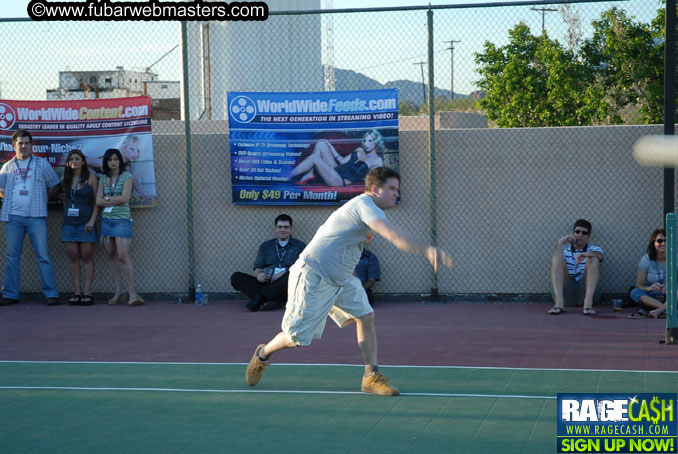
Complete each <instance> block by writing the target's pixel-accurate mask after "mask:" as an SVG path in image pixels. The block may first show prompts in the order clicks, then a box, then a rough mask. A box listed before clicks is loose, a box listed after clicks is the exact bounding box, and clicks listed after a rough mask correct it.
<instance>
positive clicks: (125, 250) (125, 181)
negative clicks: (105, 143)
mask: <svg viewBox="0 0 678 454" xmlns="http://www.w3.org/2000/svg"><path fill="white" fill-rule="evenodd" d="M103 171H104V175H102V176H101V178H100V179H99V188H98V189H97V205H98V206H99V207H101V208H102V210H103V211H102V213H101V240H102V242H103V244H104V248H105V249H106V253H107V254H108V263H109V265H110V266H111V273H112V274H113V282H114V283H115V295H114V296H113V298H111V299H110V300H108V304H125V303H126V302H127V303H128V304H129V305H130V306H139V305H141V304H144V300H143V298H141V296H139V294H138V293H137V291H136V288H135V287H134V265H133V264H132V257H131V256H130V245H131V240H132V219H131V216H130V210H129V199H130V197H131V195H132V179H133V177H132V175H131V174H130V173H129V172H125V162H124V161H123V159H122V154H121V153H120V150H118V149H117V148H109V149H108V150H106V153H104V163H103ZM118 261H120V264H121V265H122V267H123V268H124V269H125V275H126V276H127V284H128V285H129V301H127V295H126V294H125V293H124V292H123V288H122V276H121V274H120V268H118V263H117V262H118Z"/></svg>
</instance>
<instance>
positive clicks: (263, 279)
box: [257, 271, 271, 284]
mask: <svg viewBox="0 0 678 454" xmlns="http://www.w3.org/2000/svg"><path fill="white" fill-rule="evenodd" d="M257 280H258V281H259V282H261V283H262V284H267V283H268V282H269V281H270V280H271V276H269V275H268V274H266V273H264V272H263V271H262V272H261V273H259V274H257Z"/></svg>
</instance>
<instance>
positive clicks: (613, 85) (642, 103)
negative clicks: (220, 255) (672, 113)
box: [582, 7, 664, 123]
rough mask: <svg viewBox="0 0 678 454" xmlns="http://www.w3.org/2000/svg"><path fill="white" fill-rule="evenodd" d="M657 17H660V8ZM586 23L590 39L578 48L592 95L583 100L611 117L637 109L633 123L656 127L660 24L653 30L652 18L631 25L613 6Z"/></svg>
mask: <svg viewBox="0 0 678 454" xmlns="http://www.w3.org/2000/svg"><path fill="white" fill-rule="evenodd" d="M660 15H661V16H662V17H663V10H662V14H660ZM658 17H659V15H658ZM591 25H592V26H593V30H594V33H593V37H592V38H591V39H590V40H588V41H586V42H585V43H584V45H583V46H582V60H583V61H584V62H585V64H586V65H587V66H588V67H589V68H590V70H591V71H593V72H595V73H596V76H597V77H596V78H595V80H594V84H593V86H591V87H590V89H589V92H590V93H594V92H595V93H596V94H595V95H592V97H591V99H589V100H588V101H589V102H592V103H594V104H598V105H602V103H605V104H607V110H608V113H609V114H611V115H612V116H615V117H619V115H620V114H621V112H622V111H623V110H624V109H628V108H630V107H637V108H638V112H639V118H638V120H639V121H641V122H643V123H661V122H662V118H663V111H664V94H663V85H664V50H663V49H664V45H663V35H660V33H663V24H662V25H661V26H659V25H658V21H657V20H656V19H655V21H653V23H652V24H643V23H641V22H637V21H635V20H634V19H633V18H631V17H628V16H627V15H626V13H625V12H624V11H623V10H621V9H619V8H616V7H615V8H612V9H610V10H608V11H605V12H604V13H603V14H602V16H601V18H600V19H599V20H595V21H593V22H592V23H591ZM658 28H660V29H661V31H660V30H659V29H658ZM601 97H602V98H601Z"/></svg>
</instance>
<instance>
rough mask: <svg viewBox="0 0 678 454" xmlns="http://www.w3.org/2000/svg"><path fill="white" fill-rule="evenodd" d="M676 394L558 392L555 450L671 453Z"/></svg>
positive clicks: (677, 429) (676, 430) (676, 431)
mask: <svg viewBox="0 0 678 454" xmlns="http://www.w3.org/2000/svg"><path fill="white" fill-rule="evenodd" d="M677 397H678V395H677V394H673V393H633V394H600V393H598V394H558V449H557V451H558V452H579V453H603V452H606V453H636V452H637V453H675V452H676V451H677V450H678V445H677V441H678V439H677V437H678V418H677V416H676V415H678V412H677V411H678V409H677V408H676V407H677Z"/></svg>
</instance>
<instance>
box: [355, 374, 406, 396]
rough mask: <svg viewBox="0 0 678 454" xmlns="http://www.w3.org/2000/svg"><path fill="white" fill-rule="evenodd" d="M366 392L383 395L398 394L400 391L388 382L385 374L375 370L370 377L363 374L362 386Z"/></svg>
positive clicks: (362, 389)
mask: <svg viewBox="0 0 678 454" xmlns="http://www.w3.org/2000/svg"><path fill="white" fill-rule="evenodd" d="M360 389H361V391H362V392H364V393H372V394H379V395H382V396H397V395H399V394H400V391H399V390H398V388H396V387H395V386H393V385H391V384H390V383H389V382H388V378H386V377H385V376H384V375H383V374H380V373H379V372H375V373H374V374H372V375H370V376H369V377H365V376H363V386H362V387H361V388H360Z"/></svg>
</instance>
